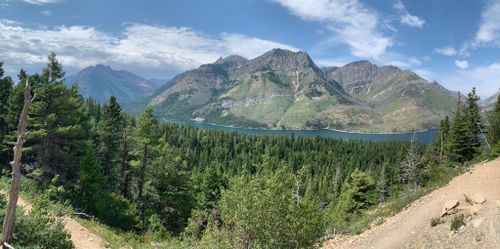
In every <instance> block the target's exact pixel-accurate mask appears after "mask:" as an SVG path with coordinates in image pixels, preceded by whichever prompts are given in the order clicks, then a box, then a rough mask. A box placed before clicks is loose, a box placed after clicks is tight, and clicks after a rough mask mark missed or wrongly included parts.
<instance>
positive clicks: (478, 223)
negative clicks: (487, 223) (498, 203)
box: [472, 217, 485, 228]
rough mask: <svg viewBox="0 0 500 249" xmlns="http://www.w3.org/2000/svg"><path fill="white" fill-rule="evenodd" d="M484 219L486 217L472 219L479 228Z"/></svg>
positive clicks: (473, 223)
mask: <svg viewBox="0 0 500 249" xmlns="http://www.w3.org/2000/svg"><path fill="white" fill-rule="evenodd" d="M484 220H485V219H484V217H480V218H477V219H475V220H473V221H472V225H473V226H474V227H476V228H477V227H479V226H481V225H482V224H483V222H484Z"/></svg>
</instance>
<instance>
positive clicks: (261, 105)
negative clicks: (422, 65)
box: [144, 49, 455, 132]
mask: <svg viewBox="0 0 500 249" xmlns="http://www.w3.org/2000/svg"><path fill="white" fill-rule="evenodd" d="M148 101H149V104H150V105H152V106H153V107H154V108H155V111H156V114H157V115H158V116H160V117H161V118H166V119H173V120H179V121H188V120H192V119H193V118H195V117H198V116H199V117H202V118H205V120H206V122H211V123H216V124H221V125H234V126H244V127H258V128H260V127H267V128H274V127H281V128H287V129H303V128H313V129H318V128H331V129H342V130H356V131H381V132H399V131H414V130H422V129H427V128H432V127H436V126H437V125H438V124H439V121H440V120H441V119H442V118H443V117H444V116H445V115H446V114H449V113H450V111H451V109H452V108H453V107H454V106H455V104H454V103H455V101H454V98H452V97H451V94H450V93H449V91H448V90H446V89H444V88H443V87H440V86H439V85H438V84H430V83H429V82H428V81H427V80H425V79H423V78H422V77H420V76H418V75H417V74H416V73H414V72H411V71H409V70H401V69H399V68H397V67H394V66H383V67H378V66H376V65H374V64H371V63H370V62H368V61H359V62H353V63H350V64H348V65H345V66H343V67H329V68H323V69H320V68H319V67H317V66H316V65H315V63H314V62H313V61H312V59H311V58H310V57H309V55H308V54H307V53H305V52H301V51H299V52H292V51H288V50H284V49H273V50H271V51H269V52H267V53H265V54H263V55H261V56H258V57H256V58H254V59H251V60H247V59H245V58H242V57H240V56H229V57H226V58H220V59H219V60H217V61H216V62H215V63H211V64H205V65H201V66H200V67H199V68H197V69H193V70H190V71H187V72H184V73H182V74H179V75H177V76H175V77H174V78H173V79H172V80H170V81H169V83H168V85H165V86H164V87H162V88H160V89H158V90H157V91H155V92H154V93H153V94H152V95H151V96H150V98H149V100H148ZM436 102H439V103H440V104H439V105H435V104H433V103H436ZM144 104H146V103H144Z"/></svg>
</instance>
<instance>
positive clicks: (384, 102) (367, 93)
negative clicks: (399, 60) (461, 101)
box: [324, 61, 458, 131]
mask: <svg viewBox="0 0 500 249" xmlns="http://www.w3.org/2000/svg"><path fill="white" fill-rule="evenodd" d="M324 71H325V73H326V74H327V77H328V79H330V80H334V81H337V82H339V83H340V84H341V85H342V86H343V87H344V89H345V90H346V91H347V92H348V93H349V94H351V95H352V96H355V97H357V98H358V99H360V100H361V101H362V102H364V103H366V104H367V105H369V106H370V107H372V108H374V109H375V110H376V111H377V112H378V113H380V115H381V116H382V119H383V123H380V124H375V126H376V127H378V130H390V131H402V130H405V129H410V130H413V129H416V130H418V129H423V128H430V127H434V126H435V125H436V124H437V122H439V120H441V119H442V118H443V117H444V116H445V115H447V114H449V113H450V111H451V110H452V108H453V107H454V103H455V101H456V98H457V96H458V93H455V92H451V91H449V90H447V89H446V88H444V87H443V86H441V85H439V84H438V83H437V82H432V83H429V82H428V81H427V80H425V79H423V78H422V77H420V76H419V75H417V74H416V73H414V72H412V71H409V70H401V69H399V68H397V67H394V66H383V67H378V66H377V65H374V64H371V63H370V62H368V61H358V62H353V63H350V64H347V65H345V66H343V67H340V68H326V69H325V70H324ZM402 127H405V128H404V129H403V128H402Z"/></svg>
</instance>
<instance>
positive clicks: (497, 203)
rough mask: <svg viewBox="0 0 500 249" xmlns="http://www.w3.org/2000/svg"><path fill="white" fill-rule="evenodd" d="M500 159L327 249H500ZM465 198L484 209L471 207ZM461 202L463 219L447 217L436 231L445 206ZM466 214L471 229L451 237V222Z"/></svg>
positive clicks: (458, 208) (460, 208)
mask: <svg viewBox="0 0 500 249" xmlns="http://www.w3.org/2000/svg"><path fill="white" fill-rule="evenodd" d="M499 181H500V158H499V159H496V160H494V161H491V162H488V163H485V164H478V165H475V166H474V167H473V169H472V170H471V171H470V172H466V173H464V174H463V175H460V176H458V177H456V178H455V179H453V180H452V181H451V182H450V183H449V184H447V185H446V186H444V187H442V188H440V189H437V190H435V191H433V192H432V193H430V194H428V195H426V196H424V197H422V198H420V199H419V200H417V201H415V202H414V203H413V204H411V205H410V206H408V207H407V208H405V210H403V211H402V212H400V213H398V214H396V215H395V216H393V217H390V218H388V219H386V220H384V221H383V224H381V225H378V226H374V227H372V228H370V229H369V230H367V231H365V232H363V233H362V234H360V235H355V236H339V237H338V238H336V239H333V240H330V241H328V242H327V243H325V245H324V246H323V248H324V249H330V248H335V249H337V248H340V249H341V248H350V249H351V248H352V249H354V248H387V249H391V248H467V249H468V248H471V249H472V248H474V249H475V248H498V238H499V235H500V234H499V232H500V216H499V215H498V213H499V212H500V188H498V182H499ZM464 194H465V195H467V196H469V197H472V198H471V199H475V198H474V196H475V195H481V196H483V197H484V198H485V200H486V202H485V203H484V204H474V206H472V205H471V204H469V203H468V202H467V201H466V200H465V198H464ZM448 200H458V201H459V202H460V204H459V206H458V207H457V209H456V210H457V211H458V213H457V214H453V215H449V216H445V217H444V218H442V220H444V221H446V222H445V223H444V224H439V225H437V226H434V227H432V226H431V219H433V218H436V217H440V216H441V214H442V208H443V204H444V203H445V202H446V201H448ZM460 214H464V215H465V216H466V219H465V223H466V226H465V227H462V228H461V229H459V230H458V231H457V232H456V233H454V234H452V233H451V232H450V222H451V221H450V220H451V219H452V217H454V216H459V215H460Z"/></svg>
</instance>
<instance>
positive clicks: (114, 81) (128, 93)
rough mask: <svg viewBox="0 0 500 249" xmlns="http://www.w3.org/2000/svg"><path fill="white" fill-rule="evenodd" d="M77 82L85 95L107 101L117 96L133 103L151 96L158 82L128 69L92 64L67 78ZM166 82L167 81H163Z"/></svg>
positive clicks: (68, 80) (121, 99) (68, 81)
mask: <svg viewBox="0 0 500 249" xmlns="http://www.w3.org/2000/svg"><path fill="white" fill-rule="evenodd" d="M74 82H76V83H77V84H78V89H79V91H80V93H81V94H82V95H83V96H84V97H86V98H87V97H92V98H93V99H95V100H96V101H98V102H101V103H104V102H107V101H108V99H109V97H110V96H112V95H113V96H115V97H116V98H117V99H118V101H119V102H120V103H133V102H136V101H140V100H141V99H143V98H145V97H147V96H149V95H150V94H151V93H152V92H153V91H154V89H155V88H157V84H158V83H157V82H150V81H148V80H146V79H143V78H141V77H139V76H137V75H135V74H133V73H130V72H128V71H123V70H122V71H117V70H113V69H112V68H111V67H109V66H104V65H96V66H90V67H87V68H85V69H83V70H82V71H80V72H79V73H78V74H76V75H73V76H70V77H68V78H67V80H66V83H67V84H72V83H74ZM163 83H165V82H163Z"/></svg>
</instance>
